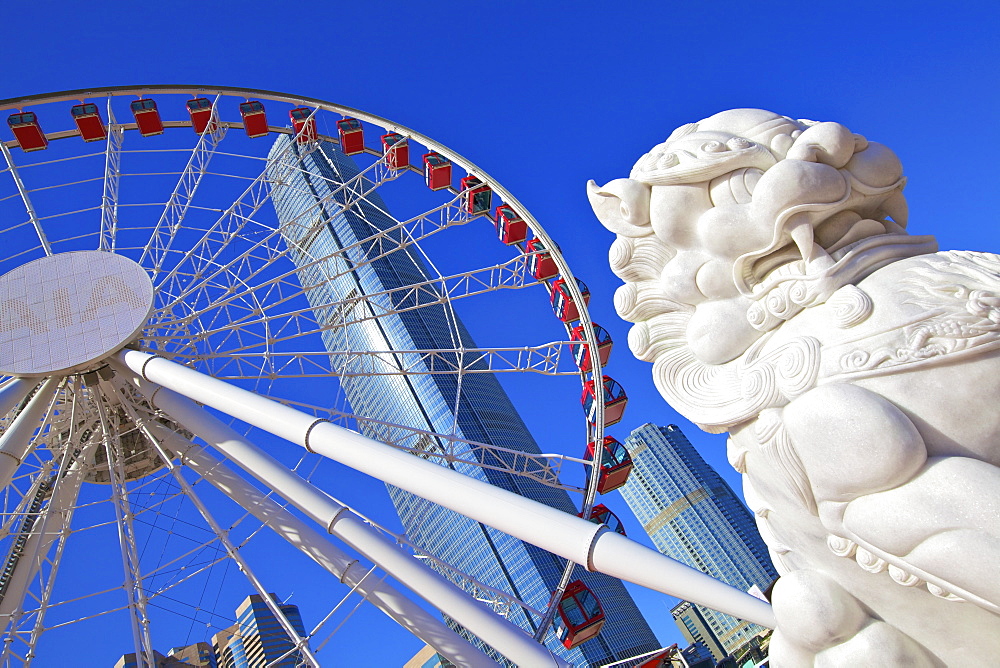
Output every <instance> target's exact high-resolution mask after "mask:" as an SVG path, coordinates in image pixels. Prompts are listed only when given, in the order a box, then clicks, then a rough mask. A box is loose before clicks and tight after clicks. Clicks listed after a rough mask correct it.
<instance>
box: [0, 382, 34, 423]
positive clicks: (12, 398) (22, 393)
mask: <svg viewBox="0 0 1000 668" xmlns="http://www.w3.org/2000/svg"><path fill="white" fill-rule="evenodd" d="M37 382H38V381H37V380H29V379H27V378H14V379H13V380H11V381H10V382H9V383H6V384H4V386H3V387H2V388H0V418H3V417H4V416H5V415H7V413H10V412H11V411H12V410H14V406H17V405H18V404H19V403H21V401H23V400H24V398H25V397H26V396H28V392H31V390H32V389H34V388H35V386H36V385H37Z"/></svg>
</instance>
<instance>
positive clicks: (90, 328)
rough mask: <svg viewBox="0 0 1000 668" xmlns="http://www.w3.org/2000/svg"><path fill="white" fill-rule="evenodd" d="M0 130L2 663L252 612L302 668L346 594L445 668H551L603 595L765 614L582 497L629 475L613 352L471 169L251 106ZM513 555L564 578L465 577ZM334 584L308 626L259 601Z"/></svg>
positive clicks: (556, 270)
mask: <svg viewBox="0 0 1000 668" xmlns="http://www.w3.org/2000/svg"><path fill="white" fill-rule="evenodd" d="M0 110H3V111H5V113H6V114H7V119H8V129H9V132H8V134H7V135H6V136H4V137H3V141H0V152H2V153H3V157H4V160H5V163H4V164H3V165H0V167H2V168H3V169H2V171H3V172H5V174H0V221H2V222H0V248H2V251H0V373H2V374H4V376H3V383H2V385H0V416H2V422H0V427H2V434H0V455H3V456H2V457H0V485H2V495H0V502H2V509H0V512H2V513H3V514H2V517H0V559H3V560H4V561H3V566H2V570H0V624H2V625H4V627H5V631H4V643H3V658H2V661H0V663H2V664H3V665H27V664H30V663H31V662H32V661H33V660H34V659H35V658H36V657H44V656H45V653H46V652H59V651H65V647H67V646H68V643H73V642H77V640H76V639H78V638H81V637H92V638H97V637H102V636H103V637H116V638H120V639H122V640H121V648H120V649H121V653H127V652H135V653H136V656H137V661H138V663H139V665H147V664H148V665H155V663H154V644H155V645H160V646H177V645H181V644H187V643H193V642H195V641H206V640H209V639H210V638H211V637H212V636H213V635H214V634H217V633H222V634H223V635H224V632H225V630H226V629H227V628H230V627H231V625H232V624H233V623H234V621H235V620H234V618H233V609H234V608H235V606H236V604H237V603H238V602H239V601H238V599H239V598H241V597H243V596H246V595H247V594H256V595H257V596H259V597H260V600H261V601H262V602H263V603H264V605H266V607H267V608H268V610H269V611H270V612H271V613H272V614H273V616H274V618H275V619H276V620H278V622H279V624H280V626H281V631H282V632H283V633H284V634H285V635H286V636H287V637H288V639H289V642H290V645H289V647H290V648H291V649H289V650H288V652H286V657H285V658H287V657H289V656H294V657H296V660H298V661H299V662H300V663H301V664H303V665H320V663H321V661H322V657H323V654H322V650H323V647H324V645H325V643H327V642H331V640H330V639H331V638H333V642H334V643H335V642H336V637H335V635H334V634H335V633H336V630H337V629H338V628H339V626H338V624H341V623H343V621H346V618H344V619H343V620H342V621H338V620H340V619H341V618H342V617H344V609H346V608H343V609H342V606H343V605H344V602H345V601H346V600H347V599H348V598H350V597H351V596H354V597H356V598H359V599H361V600H366V601H368V602H369V603H370V604H372V606H373V607H374V608H376V609H378V610H380V611H381V612H383V613H384V614H385V615H387V616H388V617H389V618H391V619H392V620H393V621H395V622H396V623H398V624H399V625H401V626H402V627H403V628H405V629H406V630H407V631H409V632H411V633H413V634H414V635H416V636H417V637H419V638H420V639H421V640H423V641H424V642H426V643H427V644H429V645H430V646H431V647H433V648H435V650H437V651H438V652H439V653H441V654H442V655H443V656H445V657H446V658H448V659H449V660H451V661H453V662H454V663H456V664H457V665H494V662H495V660H502V659H501V657H504V658H506V659H507V660H509V661H511V662H513V663H516V664H519V665H532V666H536V665H537V666H540V665H565V663H566V660H565V659H563V658H559V657H558V656H556V655H555V654H553V651H552V650H553V649H557V648H559V647H564V648H567V649H575V648H577V647H578V646H580V645H581V644H582V643H585V642H592V641H593V639H594V638H599V637H600V633H599V632H600V631H601V626H602V624H604V623H605V622H607V623H609V624H610V623H611V622H612V621H613V620H605V615H604V612H603V611H602V609H601V606H600V604H599V602H598V600H599V598H600V593H599V592H598V591H596V589H595V587H594V585H593V584H592V583H593V580H592V579H588V578H591V576H590V574H589V573H588V571H601V572H604V573H607V574H609V575H612V576H614V577H616V578H623V579H627V580H630V581H633V582H637V583H639V584H643V585H645V586H648V587H651V588H654V589H658V590H660V591H664V592H668V593H671V594H673V595H677V596H683V597H684V598H687V599H690V600H695V601H698V602H703V603H706V604H708V605H711V606H712V607H717V608H720V609H724V610H726V611H728V612H732V613H734V614H738V615H740V616H741V617H744V618H746V619H751V620H753V621H758V622H759V623H764V624H767V623H768V622H769V620H770V611H769V609H768V608H767V606H766V605H765V604H763V603H760V602H757V601H755V600H754V599H751V598H749V597H746V596H744V595H741V594H739V592H734V591H732V590H730V589H729V588H727V587H726V586H725V585H721V583H717V582H715V581H714V580H711V578H708V577H707V576H701V574H698V573H696V572H694V571H690V570H689V569H686V568H685V567H683V566H680V565H679V564H676V563H675V562H671V561H670V560H668V559H666V558H665V557H662V556H660V555H659V554H658V553H655V552H653V551H651V550H648V549H646V548H643V547H641V546H639V545H638V544H635V543H633V542H631V541H629V540H628V539H626V538H624V537H623V536H622V535H620V533H619V532H616V531H615V529H616V527H617V523H616V520H615V518H614V517H613V515H612V514H611V513H610V512H609V511H608V510H607V509H606V508H604V507H603V506H601V505H599V504H597V505H595V502H596V501H597V495H598V494H599V493H601V492H605V491H610V489H613V488H615V487H616V486H619V485H621V484H623V483H624V480H625V478H626V477H627V475H628V470H629V467H630V465H631V464H630V461H629V458H628V453H627V451H625V450H624V448H623V447H622V446H621V444H620V443H618V442H617V441H616V440H615V439H614V438H612V437H610V436H607V435H606V434H605V426H607V425H609V424H613V423H614V422H616V421H617V420H619V419H620V418H621V410H622V409H623V408H624V403H625V401H626V398H625V394H624V391H622V390H621V388H620V387H619V386H618V384H617V383H615V382H614V381H613V380H612V379H611V378H609V377H608V376H605V375H603V367H604V365H605V364H606V363H607V359H608V358H607V354H608V353H609V352H610V345H611V342H610V338H609V337H608V336H607V333H606V332H605V331H604V330H603V329H601V328H600V327H599V326H596V325H594V324H593V323H592V322H591V320H590V316H589V314H588V312H587V300H588V298H589V294H588V291H587V288H586V285H585V284H584V283H583V282H582V281H579V280H578V279H577V278H576V277H575V276H574V275H573V274H572V273H571V271H570V268H569V267H568V266H567V264H566V262H565V260H564V259H563V257H562V256H561V254H560V252H559V249H558V246H557V245H556V244H555V243H554V242H553V240H552V239H550V238H549V236H548V235H547V234H546V233H545V231H544V230H543V229H542V228H541V226H540V225H539V224H538V223H537V221H535V220H534V219H533V218H532V217H531V215H530V214H529V213H528V211H527V210H526V209H525V208H524V207H523V206H522V205H521V204H520V203H519V202H518V201H517V200H516V199H515V198H514V197H513V196H512V195H511V194H510V193H509V192H507V191H506V190H505V189H504V188H503V187H502V186H501V185H500V184H498V183H497V182H496V181H495V180H493V179H492V178H491V177H490V176H489V175H487V174H486V173H485V172H483V171H482V170H480V169H479V168H478V167H476V166H475V165H474V164H472V163H471V162H469V161H468V160H466V159H465V158H463V157H461V156H459V155H457V154H455V153H454V152H453V151H450V150H449V149H447V148H446V147H444V146H441V145H440V144H438V143H437V142H435V141H433V140H431V139H430V138H428V137H424V136H422V135H420V134H418V133H416V132H414V131H412V130H410V129H408V128H406V127H403V126H401V125H398V124H395V123H392V122H390V121H387V120H385V119H382V118H379V117H377V116H374V115H371V114H367V113H363V112H360V111H358V110H355V109H350V108H347V107H343V106H340V105H335V104H331V103H327V102H323V101H320V100H315V99H308V98H302V97H296V96H290V95H285V94H280V93H273V92H266V91H256V90H253V91H251V90H242V89H222V88H201V87H180V86H147V87H132V88H110V89H99V90H96V89H95V90H86V91H69V92H63V93H56V94H49V95H39V96H32V97H27V98H23V99H10V100H5V101H0ZM536 427H540V428H541V433H542V435H540V436H538V438H539V441H541V443H539V442H538V441H536V440H535V437H533V436H532V431H533V429H535V428H536ZM536 431H537V430H536ZM553 435H558V436H553ZM355 472H360V473H361V474H366V475H367V476H370V477H371V478H372V479H375V480H378V481H383V482H384V483H386V484H387V485H388V490H389V496H390V497H391V500H392V502H393V505H394V507H395V509H396V510H397V511H398V513H399V519H398V520H396V519H395V518H390V519H388V520H387V519H386V518H385V517H384V516H382V515H379V514H378V513H377V512H375V511H373V510H369V509H368V508H367V507H366V506H367V505H368V504H370V503H372V497H373V493H372V492H371V491H367V492H360V493H359V492H357V490H356V489H355V488H354V483H353V482H352V481H353V480H356V479H358V478H360V477H361V476H358V475H356V473H355ZM352 476H353V477H352ZM379 484H381V483H379ZM382 496H384V492H383V493H382ZM449 546H450V547H449ZM518 546H522V547H518ZM523 546H527V547H523ZM517 549H527V550H541V551H544V552H546V553H549V554H551V558H550V560H551V561H552V563H553V564H555V565H556V566H555V567H553V568H554V570H553V573H555V574H554V575H552V574H550V576H549V577H548V579H546V578H544V577H538V578H535V580H537V584H536V585H532V586H529V585H527V584H525V581H524V580H522V579H521V578H519V577H518V576H517V575H516V574H510V573H505V574H504V577H501V578H500V579H499V580H497V579H493V580H491V579H490V577H489V576H488V574H487V571H488V570H489V569H488V568H487V565H488V564H487V563H486V562H488V561H489V559H487V558H480V557H476V556H473V557H472V558H469V555H470V554H471V555H477V554H480V553H481V554H483V555H486V556H487V557H488V556H489V555H494V556H496V555H501V556H502V555H504V554H506V552H505V550H517ZM477 550H478V551H479V552H477ZM533 554H534V553H533ZM501 560H502V559H501ZM577 564H579V566H577ZM296 578H298V580H296ZM340 583H343V584H340ZM319 588H321V589H322V591H323V592H324V593H323V596H322V598H323V599H324V601H325V608H323V609H319V608H317V609H316V614H315V618H316V619H317V620H321V621H319V622H318V623H314V624H313V625H312V626H310V627H309V628H304V627H303V626H302V624H301V623H299V624H298V625H297V624H296V623H294V622H293V620H292V619H291V617H290V616H289V615H288V614H286V611H285V608H284V607H283V606H282V605H281V603H280V601H279V600H275V599H274V598H273V597H272V595H271V594H272V593H277V594H278V595H279V597H283V596H287V595H289V594H291V592H292V590H293V589H295V590H296V591H297V592H303V593H302V594H298V593H297V594H296V596H302V597H306V596H308V594H309V593H316V591H317V590H318V589H319ZM338 588H339V589H338ZM331 592H338V593H337V596H334V595H333V594H332V593H331ZM331 597H332V598H336V599H337V600H336V601H334V602H333V603H330V600H331ZM296 600H298V599H296ZM428 609H436V610H438V611H440V612H441V613H444V614H445V615H447V617H448V618H450V619H451V620H454V622H455V623H457V624H458V625H460V626H461V627H462V628H464V629H466V630H467V632H468V633H464V632H463V633H462V634H459V633H456V632H455V630H454V628H453V627H452V626H449V625H447V624H445V623H444V622H443V621H442V620H441V618H440V617H439V616H438V615H436V614H432V613H431V612H428ZM338 615H339V616H338ZM159 629H166V630H165V631H162V632H161V631H160V630H159ZM164 634H166V636H167V637H164ZM476 638H478V639H480V640H481V641H482V642H483V643H485V644H486V645H488V646H489V647H490V648H492V649H489V648H485V649H484V647H483V646H482V645H481V644H479V643H477V642H475V639H476ZM470 639H472V642H470ZM217 643H218V641H217ZM293 652H297V654H293ZM569 660H570V661H571V662H574V659H573V657H572V656H570V659H569Z"/></svg>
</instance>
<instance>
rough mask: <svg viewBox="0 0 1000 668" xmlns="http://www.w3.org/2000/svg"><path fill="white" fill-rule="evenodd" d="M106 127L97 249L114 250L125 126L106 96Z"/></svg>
mask: <svg viewBox="0 0 1000 668" xmlns="http://www.w3.org/2000/svg"><path fill="white" fill-rule="evenodd" d="M107 111H108V129H107V133H108V136H107V140H106V145H105V149H104V193H103V194H102V195H101V230H100V238H99V242H98V243H99V245H98V250H106V251H112V252H114V250H115V247H116V244H117V240H118V188H119V186H120V185H121V176H122V144H124V141H125V126H124V125H122V124H120V123H117V122H115V114H114V110H113V109H112V108H111V96H108V106H107Z"/></svg>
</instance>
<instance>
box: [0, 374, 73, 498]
mask: <svg viewBox="0 0 1000 668" xmlns="http://www.w3.org/2000/svg"><path fill="white" fill-rule="evenodd" d="M60 380H62V379H61V378H49V379H48V380H46V381H45V383H43V384H42V386H41V388H39V390H38V392H36V393H35V396H33V397H31V399H30V400H29V401H28V405H27V406H25V407H24V410H22V411H21V412H20V413H19V414H18V416H17V417H16V418H14V421H13V422H11V424H10V426H9V427H8V428H7V431H5V432H4V433H3V435H2V436H0V490H2V489H3V488H4V487H6V486H7V485H9V484H10V481H11V479H13V477H14V474H15V473H16V472H17V469H18V467H19V466H21V462H23V461H24V458H25V457H26V456H27V455H28V453H29V452H30V451H31V444H32V440H31V439H32V436H33V435H34V433H35V430H36V429H38V427H39V423H40V422H41V419H42V418H43V417H44V416H45V413H46V411H47V410H48V408H49V404H50V403H51V402H52V395H53V394H54V393H55V391H56V386H58V385H59V381H60ZM15 403H16V402H15Z"/></svg>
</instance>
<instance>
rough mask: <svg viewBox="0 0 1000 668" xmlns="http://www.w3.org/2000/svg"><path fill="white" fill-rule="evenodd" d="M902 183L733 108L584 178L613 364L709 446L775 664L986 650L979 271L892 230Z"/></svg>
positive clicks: (834, 138)
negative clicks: (766, 622) (618, 352)
mask: <svg viewBox="0 0 1000 668" xmlns="http://www.w3.org/2000/svg"><path fill="white" fill-rule="evenodd" d="M905 182H906V180H905V177H904V176H903V169H902V165H901V164H900V161H899V159H898V158H897V157H896V155H895V154H894V153H893V152H892V151H891V150H890V149H889V148H887V147H885V146H883V145H881V144H878V143H876V142H873V141H868V140H867V139H866V138H865V137H863V136H861V135H859V134H855V133H852V132H851V131H850V130H848V129H847V128H845V127H844V126H843V125H840V124H839V123H833V122H814V121H807V120H796V119H792V118H788V117H785V116H781V115H779V114H775V113H772V112H768V111H764V110H759V109H735V110H730V111H725V112H722V113H719V114H716V115H714V116H711V117H709V118H706V119H704V120H702V121H699V122H698V123H691V124H688V125H685V126H682V127H680V128H678V129H677V130H675V131H674V132H673V133H672V134H671V135H670V137H669V138H668V139H667V140H666V141H665V142H663V143H662V144H659V145H657V146H655V147H653V149H652V150H651V151H650V152H649V153H647V154H646V155H644V156H642V157H641V158H640V159H639V161H638V162H637V163H636V164H635V166H634V167H633V169H632V172H631V174H630V175H629V177H628V178H622V179H616V180H614V181H611V182H610V183H608V184H606V185H604V186H598V185H597V184H596V183H594V182H593V181H591V182H590V183H589V184H588V196H589V198H590V202H591V204H592V206H593V208H594V211H595V213H596V214H597V217H598V219H599V220H600V221H601V223H602V224H603V225H604V226H605V227H606V228H608V229H609V230H611V231H612V232H615V233H616V234H617V239H616V241H615V242H614V244H613V245H612V247H611V250H610V263H611V267H612V269H613V270H614V271H615V273H616V274H617V275H618V276H619V277H620V278H621V279H622V280H623V281H624V282H625V284H624V285H623V286H622V287H621V288H620V289H619V290H618V292H617V293H616V295H615V306H616V309H617V311H618V313H619V315H621V317H622V318H624V319H626V320H628V321H630V322H632V323H634V325H633V327H632V329H631V331H630V333H629V346H630V348H631V350H632V352H633V354H635V356H636V357H638V358H640V359H643V360H646V361H649V362H651V363H652V373H653V380H654V382H655V385H656V387H657V389H658V390H659V391H660V393H661V394H662V395H663V397H664V399H665V400H666V401H667V402H669V403H670V404H671V405H672V406H673V407H674V408H675V409H676V410H677V411H679V412H680V413H681V414H683V415H684V416H685V417H687V418H688V419H690V420H691V421H692V422H694V423H696V424H697V425H699V426H700V427H701V428H702V429H705V430H706V431H710V432H713V433H721V432H729V441H728V454H729V460H730V463H731V464H732V465H733V466H734V467H735V468H736V469H737V470H738V471H740V473H742V474H743V480H744V485H745V495H746V498H747V501H748V503H749V505H750V507H751V509H752V510H753V511H754V513H755V515H756V518H757V523H758V526H759V528H760V531H761V534H762V536H763V537H764V539H765V541H766V542H767V544H768V546H769V548H770V551H771V556H772V558H773V560H774V563H775V566H776V567H777V568H778V571H779V572H780V573H781V575H782V578H781V579H780V580H779V582H778V584H777V585H776V586H775V588H774V592H773V597H772V604H773V606H774V611H775V615H776V617H777V620H778V627H777V629H776V631H775V634H774V637H773V639H772V644H771V648H772V649H771V656H772V663H771V665H772V666H774V667H775V668H786V667H789V666H847V665H850V666H890V665H892V666H895V665H900V666H902V665H906V666H944V665H948V666H967V665H987V664H992V663H993V662H995V661H996V657H997V656H1000V579H998V578H997V577H996V575H997V566H998V564H1000V469H998V464H1000V412H998V411H997V409H996V406H997V399H998V398H1000V256H997V255H994V254H992V253H977V252H965V251H949V252H937V244H936V242H935V240H934V238H933V237H929V236H913V235H909V234H908V233H907V232H906V223H907V204H906V200H905V198H904V196H903V187H904V185H905Z"/></svg>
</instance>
